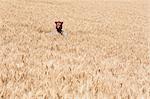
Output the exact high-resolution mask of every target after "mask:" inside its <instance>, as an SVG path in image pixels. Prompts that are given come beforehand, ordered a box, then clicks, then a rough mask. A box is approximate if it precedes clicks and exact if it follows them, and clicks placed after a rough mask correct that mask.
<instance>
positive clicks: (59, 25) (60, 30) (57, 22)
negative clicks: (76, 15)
mask: <svg viewBox="0 0 150 99" xmlns="http://www.w3.org/2000/svg"><path fill="white" fill-rule="evenodd" d="M55 24H56V29H57V31H58V32H59V33H61V32H62V25H63V22H60V21H56V22H55Z"/></svg>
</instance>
